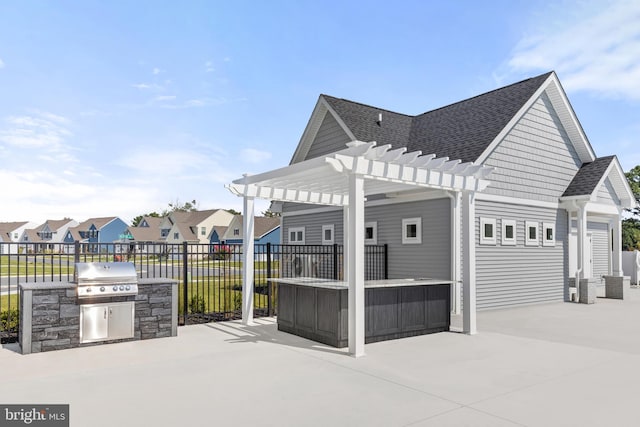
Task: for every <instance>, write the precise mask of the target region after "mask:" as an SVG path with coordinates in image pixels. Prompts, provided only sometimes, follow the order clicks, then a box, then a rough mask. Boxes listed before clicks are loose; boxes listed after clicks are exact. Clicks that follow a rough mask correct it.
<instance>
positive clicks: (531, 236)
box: [524, 221, 540, 246]
mask: <svg viewBox="0 0 640 427" xmlns="http://www.w3.org/2000/svg"><path fill="white" fill-rule="evenodd" d="M524 232H525V236H524V237H525V241H524V244H525V245H526V246H540V239H539V238H538V223H537V222H534V221H526V222H525V228H524Z"/></svg>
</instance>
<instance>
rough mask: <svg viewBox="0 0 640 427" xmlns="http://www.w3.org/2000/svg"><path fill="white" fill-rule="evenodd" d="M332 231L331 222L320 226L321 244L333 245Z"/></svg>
mask: <svg viewBox="0 0 640 427" xmlns="http://www.w3.org/2000/svg"><path fill="white" fill-rule="evenodd" d="M333 233H334V226H333V224H328V225H323V226H322V244H323V245H333V241H334V238H333Z"/></svg>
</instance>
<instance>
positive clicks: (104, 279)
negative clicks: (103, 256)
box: [74, 262, 138, 286]
mask: <svg viewBox="0 0 640 427" xmlns="http://www.w3.org/2000/svg"><path fill="white" fill-rule="evenodd" d="M75 267H76V268H75V274H74V275H75V279H76V283H77V284H78V286H83V285H89V284H114V283H138V276H137V275H136V268H135V266H134V265H133V263H131V262H78V263H76V265H75Z"/></svg>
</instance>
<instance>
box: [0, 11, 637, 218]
mask: <svg viewBox="0 0 640 427" xmlns="http://www.w3.org/2000/svg"><path fill="white" fill-rule="evenodd" d="M638 22H640V2H638V1H630V2H624V1H604V0H596V1H557V2H552V1H510V0H509V1H506V0H505V1H483V2H478V1H462V0H460V1H446V2H444V1H396V2H391V1H366V2H365V1H358V2H356V1H353V2H347V1H344V0H343V1H330V0H327V1H322V2H318V1H293V0H291V1H275V0H274V1H268V2H266V1H265V2H263V1H189V0H185V1H181V2H168V1H154V2H151V1H148V2H147V1H133V2H132V1H108V2H105V1H92V0H83V1H56V2H51V1H45V0H41V1H32V0H24V1H12V2H10V1H5V2H1V3H0V99H1V102H0V161H1V164H2V166H1V167H0V185H1V186H2V196H3V197H2V201H1V202H0V221H19V220H32V221H36V222H42V221H44V220H45V219H58V218H61V217H64V216H69V217H73V218H74V219H76V220H79V221H81V220H84V219H87V218H89V217H98V216H111V215H115V216H120V217H121V218H122V219H124V220H125V221H127V222H128V221H130V220H131V219H132V218H133V217H134V216H136V215H138V214H142V213H145V212H150V211H154V210H155V211H161V210H162V209H164V208H165V207H166V206H167V204H168V203H172V202H175V201H176V200H178V201H180V202H185V201H190V200H192V199H196V200H197V201H198V206H199V208H200V209H212V208H235V209H237V210H240V209H241V204H242V200H241V199H239V198H236V197H235V196H233V195H231V193H229V192H228V191H227V190H226V189H225V188H224V184H225V183H228V182H230V181H231V180H232V179H235V178H238V177H240V176H241V175H242V174H243V173H259V172H264V171H267V170H270V169H273V168H276V167H281V166H284V165H286V164H288V163H289V160H290V159H291V156H292V154H293V151H294V150H295V147H296V145H297V143H298V141H299V139H300V136H301V135H302V132H303V130H304V127H305V126H306V124H307V121H308V119H309V117H310V115H311V112H312V110H313V107H314V105H315V103H316V101H317V98H318V95H319V94H320V93H326V94H329V95H333V96H337V97H341V98H347V99H351V100H353V101H358V102H362V103H366V104H371V105H375V106H378V107H381V108H386V109H389V110H394V111H398V112H401V113H406V114H418V113H422V112H425V111H428V110H431V109H433V108H437V107H440V106H443V105H447V104H449V103H452V102H456V101H459V100H462V99H465V98H468V97H471V96H474V95H477V94H480V93H483V92H486V91H489V90H492V89H495V88H497V87H500V86H504V85H507V84H510V83H513V82H516V81H520V80H522V79H524V78H527V77H532V76H536V75H539V74H542V73H544V72H546V71H549V70H556V72H557V73H558V76H559V78H560V81H561V82H562V84H563V86H564V88H565V90H566V91H567V94H568V96H569V99H570V101H571V103H572V105H573V107H574V109H575V111H576V113H577V116H578V118H579V120H580V122H581V124H582V126H583V127H584V129H585V132H586V134H587V136H588V137H589V139H590V141H591V143H592V145H593V146H594V149H595V151H596V154H597V155H599V156H604V155H608V154H617V155H618V156H619V157H620V160H621V162H622V165H623V168H624V169H625V170H628V169H630V168H631V167H633V166H635V165H637V164H640V144H638V135H639V134H640V25H638ZM266 206H267V204H266V203H265V204H261V205H259V206H258V209H259V210H260V209H265V208H266Z"/></svg>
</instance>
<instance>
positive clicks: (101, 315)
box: [80, 304, 109, 343]
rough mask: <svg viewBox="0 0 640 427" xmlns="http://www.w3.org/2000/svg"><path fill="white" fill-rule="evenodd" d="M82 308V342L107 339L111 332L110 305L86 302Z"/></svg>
mask: <svg viewBox="0 0 640 427" xmlns="http://www.w3.org/2000/svg"><path fill="white" fill-rule="evenodd" d="M80 308H81V310H80V342H81V343H83V342H92V341H100V340H104V339H107V337H108V334H109V327H108V323H109V319H108V317H109V316H108V312H109V311H108V310H109V309H108V307H107V306H106V305H105V304H86V305H82V306H80Z"/></svg>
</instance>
